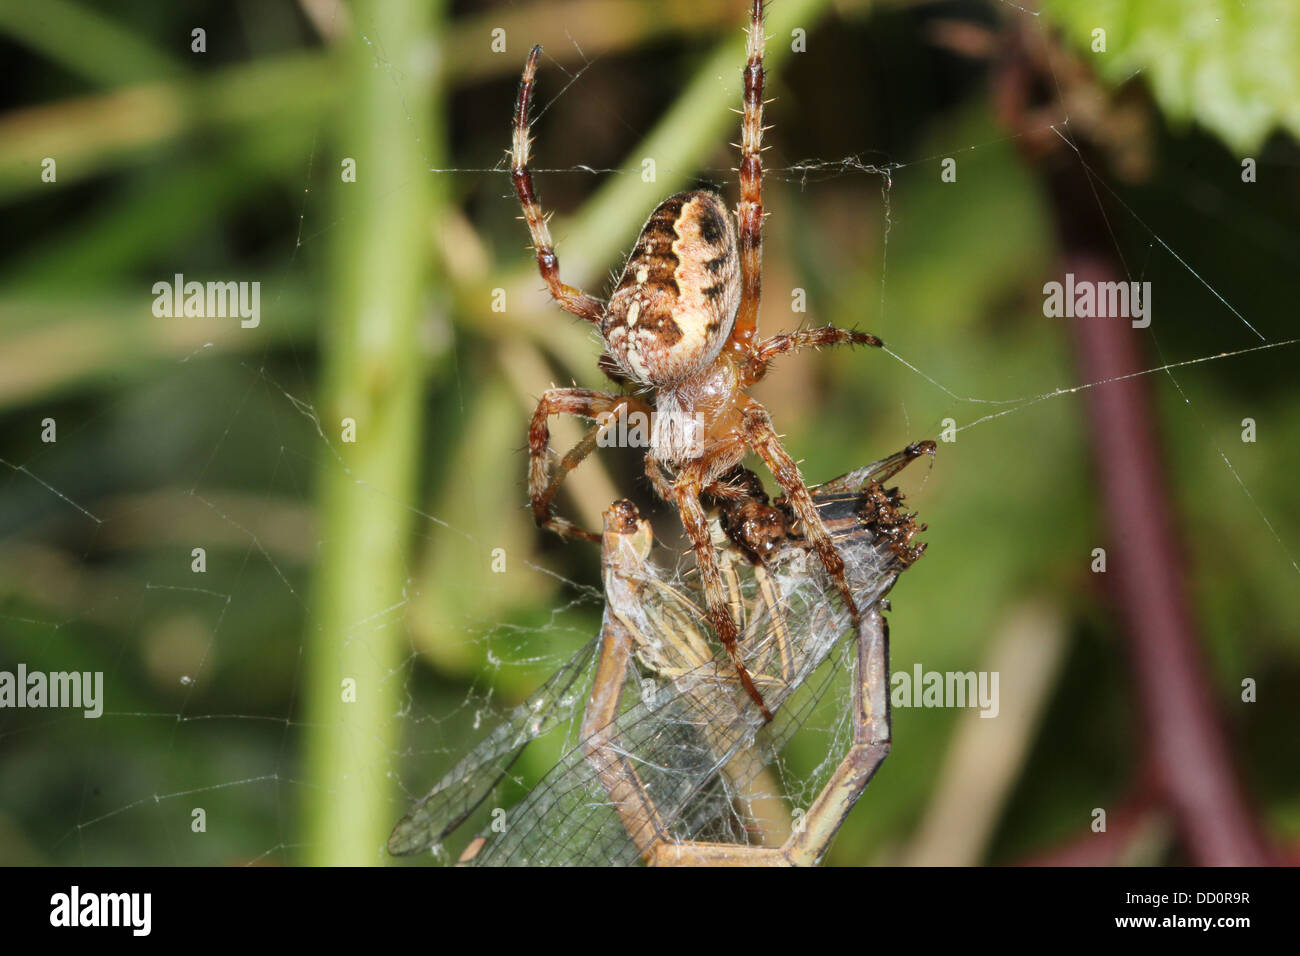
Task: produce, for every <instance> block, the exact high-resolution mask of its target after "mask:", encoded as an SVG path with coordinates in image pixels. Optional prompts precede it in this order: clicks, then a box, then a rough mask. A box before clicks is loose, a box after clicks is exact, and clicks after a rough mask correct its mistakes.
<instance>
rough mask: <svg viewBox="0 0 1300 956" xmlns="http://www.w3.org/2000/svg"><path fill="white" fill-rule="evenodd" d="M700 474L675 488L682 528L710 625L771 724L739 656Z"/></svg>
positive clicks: (687, 473) (686, 476) (687, 475)
mask: <svg viewBox="0 0 1300 956" xmlns="http://www.w3.org/2000/svg"><path fill="white" fill-rule="evenodd" d="M697 470H698V469H697V468H695V467H692V468H689V469H688V470H686V471H685V473H684V474H683V475H682V477H681V478H679V480H678V482H677V484H676V485H674V486H673V501H674V502H675V503H676V505H677V510H678V512H679V513H680V514H681V518H682V527H683V528H685V529H686V535H687V537H689V538H690V539H691V545H692V546H693V547H694V549H695V564H696V567H698V568H699V570H700V582H701V584H702V585H703V588H704V597H705V600H706V601H707V603H708V605H709V608H708V611H709V623H710V624H712V625H713V630H714V633H716V634H717V635H718V640H720V641H721V642H722V646H723V648H725V649H726V652H727V656H728V657H730V658H731V663H732V664H733V665H734V666H735V668H736V673H737V675H738V676H739V677H740V683H741V684H742V685H743V686H744V688H745V690H746V692H747V693H748V694H749V696H750V697H751V698H753V700H754V703H756V704H758V708H759V710H760V711H761V712H762V714H763V720H764V721H771V719H772V712H771V711H770V710H768V709H767V704H765V703H764V702H763V695H762V694H760V693H759V691H758V688H757V687H755V686H754V679H753V678H752V677H751V676H750V674H749V670H748V668H746V667H745V662H744V661H743V660H742V659H741V656H740V635H739V633H738V631H737V629H736V620H735V618H734V617H733V616H732V611H731V605H730V602H729V601H728V600H727V588H726V585H725V584H724V583H723V580H722V569H721V567H720V566H719V564H718V554H717V552H716V551H714V549H713V541H712V539H711V538H710V536H709V524H708V519H707V518H706V517H705V514H704V506H703V504H701V502H700V494H701V491H702V488H701V483H700V480H699V478H698V477H697V476H696V474H695V471H697Z"/></svg>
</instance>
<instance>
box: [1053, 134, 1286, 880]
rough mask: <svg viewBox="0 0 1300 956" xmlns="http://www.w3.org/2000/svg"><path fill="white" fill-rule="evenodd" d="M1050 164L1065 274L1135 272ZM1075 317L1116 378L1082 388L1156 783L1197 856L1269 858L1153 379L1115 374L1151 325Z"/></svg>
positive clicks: (1133, 356) (1101, 377) (1084, 345)
mask: <svg viewBox="0 0 1300 956" xmlns="http://www.w3.org/2000/svg"><path fill="white" fill-rule="evenodd" d="M1047 165H1048V166H1049V168H1050V171H1049V173H1048V183H1049V191H1050V193H1051V197H1052V203H1053V206H1054V207H1055V211H1056V223H1057V226H1058V230H1059V232H1060V235H1061V239H1062V247H1063V249H1064V250H1065V251H1064V256H1063V263H1062V272H1063V274H1064V273H1068V272H1072V273H1074V276H1075V282H1076V284H1077V283H1078V282H1080V281H1090V282H1110V281H1116V280H1123V279H1125V278H1127V277H1125V276H1122V275H1120V274H1119V271H1118V269H1117V268H1116V266H1115V263H1114V258H1113V256H1112V255H1111V254H1110V252H1109V243H1110V239H1109V231H1108V230H1107V229H1106V224H1105V222H1104V220H1103V219H1102V216H1101V211H1100V209H1099V207H1098V205H1097V200H1096V198H1095V196H1094V194H1093V193H1092V190H1090V189H1089V188H1088V183H1087V182H1086V180H1085V177H1086V175H1087V173H1086V172H1085V171H1084V169H1083V168H1082V167H1081V166H1079V165H1078V164H1077V161H1076V162H1075V163H1074V164H1071V163H1070V162H1069V157H1067V156H1062V155H1060V154H1058V155H1057V156H1056V157H1054V159H1053V160H1049V162H1048V164H1047ZM1062 277H1063V276H1062ZM1153 298H1154V297H1153ZM1065 321H1066V322H1067V323H1068V325H1069V327H1070V333H1071V335H1072V337H1073V340H1074V344H1075V349H1076V356H1077V362H1078V365H1079V371H1080V373H1081V376H1082V378H1083V380H1084V381H1085V382H1106V383H1107V384H1104V385H1098V386H1096V387H1094V388H1089V389H1088V390H1087V391H1085V392H1084V393H1083V395H1084V403H1085V406H1086V408H1087V412H1088V420H1089V425H1090V429H1089V431H1090V435H1091V440H1092V447H1093V453H1094V458H1095V460H1096V464H1097V477H1098V480H1099V482H1100V484H1101V488H1100V492H1101V496H1100V497H1101V501H1102V503H1103V504H1104V506H1105V514H1106V523H1107V526H1108V531H1109V547H1108V548H1107V555H1108V557H1107V567H1106V583H1107V584H1108V585H1109V586H1110V588H1111V590H1112V593H1113V595H1114V598H1115V601H1116V604H1117V606H1118V609H1119V613H1120V617H1121V619H1122V620H1123V623H1124V628H1125V630H1126V631H1127V633H1128V635H1129V648H1130V652H1131V655H1132V662H1133V668H1134V674H1135V677H1136V682H1137V690H1138V701H1139V705H1140V707H1141V711H1142V716H1143V720H1144V724H1145V728H1146V734H1147V748H1146V749H1147V757H1148V760H1149V761H1151V763H1152V767H1151V769H1152V771H1153V773H1154V778H1155V783H1156V786H1157V787H1158V789H1159V791H1160V793H1161V796H1162V798H1163V801H1162V802H1163V803H1164V804H1165V805H1166V806H1167V807H1168V808H1169V809H1170V810H1172V811H1173V814H1174V820H1175V823H1176V825H1177V827H1178V830H1179V834H1180V836H1181V837H1182V843H1183V846H1184V848H1185V850H1186V851H1187V853H1188V855H1189V857H1190V858H1191V861H1192V862H1193V863H1195V864H1198V865H1207V866H1244V865H1259V864H1264V863H1267V862H1268V856H1269V855H1268V851H1267V849H1266V847H1265V844H1264V842H1263V840H1262V839H1261V836H1260V834H1259V832H1258V829H1257V827H1256V825H1255V822H1254V815H1253V814H1252V812H1251V809H1250V806H1249V803H1248V801H1247V798H1246V796H1245V793H1244V791H1243V788H1242V786H1241V784H1240V781H1239V778H1238V776H1237V774H1236V772H1235V769H1234V767H1233V764H1232V759H1231V755H1230V751H1229V745H1228V740H1227V734H1226V733H1225V731H1224V729H1223V725H1222V722H1221V721H1220V719H1219V716H1218V707H1217V701H1216V699H1215V695H1214V693H1213V691H1212V689H1211V683H1210V681H1209V679H1208V676H1207V673H1206V668H1205V664H1204V660H1203V657H1202V651H1201V645H1200V638H1199V636H1198V634H1197V628H1196V624H1195V621H1194V620H1193V615H1192V611H1191V607H1190V602H1189V600H1188V594H1187V587H1186V581H1187V570H1186V562H1185V560H1184V555H1183V553H1182V549H1181V548H1180V547H1179V545H1178V544H1177V541H1176V534H1175V527H1176V519H1175V516H1174V514H1173V506H1172V503H1171V501H1170V494H1169V490H1168V485H1167V482H1166V480H1165V475H1164V469H1163V467H1162V464H1161V461H1160V457H1159V442H1158V441H1157V438H1156V434H1157V433H1156V425H1155V421H1154V416H1153V414H1152V408H1151V401H1150V396H1149V394H1148V380H1147V379H1146V378H1144V377H1143V378H1131V379H1127V380H1125V381H1108V380H1111V379H1115V378H1118V377H1119V376H1123V375H1128V374H1130V373H1133V372H1137V371H1140V370H1141V369H1143V368H1146V367H1147V365H1146V364H1145V363H1144V361H1143V356H1142V348H1141V342H1140V339H1139V336H1140V335H1141V334H1142V333H1141V332H1140V331H1139V330H1137V329H1134V328H1132V326H1131V323H1130V322H1128V321H1126V320H1124V319H1118V318H1110V319H1104V318H1091V319H1067V320H1065ZM1157 321H1158V319H1157Z"/></svg>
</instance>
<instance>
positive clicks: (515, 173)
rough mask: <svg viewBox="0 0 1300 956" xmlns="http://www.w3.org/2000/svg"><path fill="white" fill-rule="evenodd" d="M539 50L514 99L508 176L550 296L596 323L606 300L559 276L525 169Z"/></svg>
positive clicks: (530, 60) (567, 309)
mask: <svg viewBox="0 0 1300 956" xmlns="http://www.w3.org/2000/svg"><path fill="white" fill-rule="evenodd" d="M541 52H542V48H541V47H540V46H535V47H533V49H532V52H531V53H529V54H528V63H527V64H526V65H525V66H524V75H523V77H522V78H521V79H520V81H519V96H518V98H517V99H516V100H515V119H514V137H513V139H512V141H511V146H510V177H511V179H512V180H513V181H514V184H515V193H516V194H517V195H518V196H519V204H520V205H521V206H523V209H524V219H525V220H526V221H527V222H528V231H529V232H530V233H531V234H532V237H533V248H534V249H536V251H537V269H538V271H539V272H541V274H542V278H543V279H545V280H546V287H547V289H548V290H550V293H551V298H552V299H554V300H555V302H556V304H557V305H559V307H560V308H562V309H563V310H564V311H565V312H570V313H572V314H573V315H576V316H577V317H578V318H580V319H586V320H587V321H588V322H591V323H593V324H595V325H596V326H597V327H599V326H600V319H601V316H602V315H604V313H605V304H604V303H603V302H601V301H600V300H599V299H597V298H595V297H594V296H590V295H587V293H585V292H583V291H581V290H579V289H575V288H573V287H572V286H569V285H565V284H564V283H563V282H562V281H561V280H560V261H559V259H557V258H556V257H555V246H554V244H553V243H552V242H551V230H550V229H549V228H548V227H547V225H546V216H545V215H544V214H543V213H542V206H541V203H540V202H538V199H537V190H536V189H535V188H534V187H533V174H532V173H531V172H529V170H528V159H529V154H530V151H531V147H532V138H531V137H530V136H529V123H528V110H529V107H530V106H531V104H532V97H533V81H534V78H535V77H536V75H537V57H538V54H540V53H541Z"/></svg>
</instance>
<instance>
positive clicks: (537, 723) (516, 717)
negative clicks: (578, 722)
mask: <svg viewBox="0 0 1300 956" xmlns="http://www.w3.org/2000/svg"><path fill="white" fill-rule="evenodd" d="M598 644H599V639H597V640H594V641H592V642H590V643H589V644H588V645H587V646H586V647H584V648H583V649H582V650H580V651H578V653H576V654H574V655H573V657H572V658H571V659H570V660H569V661H568V663H566V664H565V665H564V666H563V667H561V668H560V669H559V670H558V671H556V672H555V673H554V674H552V675H551V676H550V677H549V678H547V680H546V683H545V684H543V685H542V686H541V687H540V688H538V689H537V691H535V692H534V693H533V694H532V696H530V697H529V698H528V699H527V700H526V701H524V702H523V703H522V704H520V705H519V706H518V707H515V708H514V709H513V710H511V711H510V713H509V714H508V715H506V717H505V719H504V720H503V721H502V722H501V723H500V724H498V725H497V726H496V728H495V729H493V731H492V732H491V733H490V734H488V736H487V737H485V738H484V739H483V741H482V742H481V743H479V745H478V746H477V747H475V748H474V749H473V750H472V751H471V752H470V753H469V755H468V756H466V757H465V758H464V759H463V760H461V761H460V762H459V763H457V764H456V766H454V767H453V768H452V769H451V770H450V771H448V772H447V774H446V775H445V776H443V778H442V779H441V780H439V781H438V782H437V783H436V784H435V785H434V787H433V789H432V790H430V791H429V792H428V793H427V794H425V795H424V796H423V797H421V798H420V800H419V801H418V802H417V803H416V804H415V805H414V806H413V807H412V808H411V810H410V812H409V813H407V815H406V816H404V817H403V818H402V819H401V820H400V821H399V822H398V824H397V826H396V827H394V828H393V832H392V834H391V835H390V836H389V837H388V851H389V852H390V853H392V854H394V855H395V856H405V855H408V854H411V853H419V852H421V851H423V850H427V849H429V848H430V847H432V846H434V845H436V844H438V843H440V842H441V841H442V840H443V839H444V838H445V837H446V836H447V835H448V834H449V833H451V832H452V831H453V830H455V829H456V828H457V827H458V826H460V825H461V824H462V823H463V822H464V821H465V819H466V817H468V816H469V815H470V814H471V813H473V812H474V810H475V809H477V807H478V806H479V804H481V803H482V802H483V800H484V799H485V798H486V797H487V796H488V794H490V793H491V792H492V790H493V789H494V788H495V787H496V785H497V784H498V783H500V781H501V779H502V777H504V776H505V774H506V772H507V771H509V769H510V766H511V765H512V764H513V763H514V762H515V760H517V759H518V757H519V755H520V753H522V752H523V749H524V747H526V746H527V745H528V744H529V743H530V742H531V741H533V740H536V739H537V738H538V737H542V736H544V735H546V734H547V733H549V732H550V731H551V730H552V729H553V728H554V727H556V726H558V725H559V724H560V723H562V722H564V721H566V720H568V719H570V718H571V717H572V716H573V714H574V711H575V709H576V708H577V707H578V706H580V705H581V704H582V703H583V700H582V694H583V691H584V690H585V686H586V685H585V681H584V679H583V678H584V675H585V674H586V673H587V671H588V668H589V667H590V665H591V661H592V658H593V656H594V655H595V652H596V647H597V645H598Z"/></svg>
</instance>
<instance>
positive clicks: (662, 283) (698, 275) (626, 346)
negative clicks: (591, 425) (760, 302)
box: [601, 191, 740, 385]
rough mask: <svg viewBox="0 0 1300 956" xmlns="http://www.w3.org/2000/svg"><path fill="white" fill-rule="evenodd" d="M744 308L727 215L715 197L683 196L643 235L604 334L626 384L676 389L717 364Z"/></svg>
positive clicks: (666, 205) (667, 203) (661, 208)
mask: <svg viewBox="0 0 1300 956" xmlns="http://www.w3.org/2000/svg"><path fill="white" fill-rule="evenodd" d="M739 304H740V269H739V257H738V255H737V251H736V227H735V224H734V222H733V221H732V218H731V214H730V212H728V210H727V207H726V206H725V205H724V204H723V202H722V198H721V197H720V196H718V195H717V194H716V193H711V192H705V191H694V192H684V193H678V194H677V195H675V196H670V197H669V198H667V199H665V200H664V201H663V202H661V203H660V204H659V205H658V206H657V207H656V208H655V211H654V212H653V213H651V214H650V218H649V219H648V220H647V221H646V224H645V226H644V227H643V228H642V229H641V235H640V236H639V237H638V238H637V241H636V245H635V246H634V247H633V249H632V254H631V255H630V256H628V260H627V265H626V266H625V267H624V269H623V275H622V277H621V278H620V279H619V282H618V286H617V288H615V290H614V294H613V295H612V296H611V297H610V300H609V308H608V310H607V311H606V314H605V317H604V320H603V322H602V323H601V333H602V334H603V336H604V338H605V342H606V344H607V345H608V348H609V354H610V355H611V356H612V357H613V358H614V360H615V361H616V362H617V363H618V364H619V366H620V367H622V368H623V369H624V370H625V371H626V372H627V374H628V377H629V378H632V379H635V380H636V381H640V382H645V383H647V384H651V385H673V384H676V383H678V382H681V381H683V380H685V379H687V378H689V377H690V376H692V375H694V374H695V373H697V372H699V371H701V370H702V369H704V368H705V367H706V366H708V364H709V363H710V362H712V361H713V360H714V359H715V358H717V356H718V353H719V352H720V351H721V350H722V346H723V344H724V343H725V342H726V340H727V337H728V336H729V335H730V334H731V327H732V324H733V322H734V321H735V318H736V309H737V307H738V306H739Z"/></svg>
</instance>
